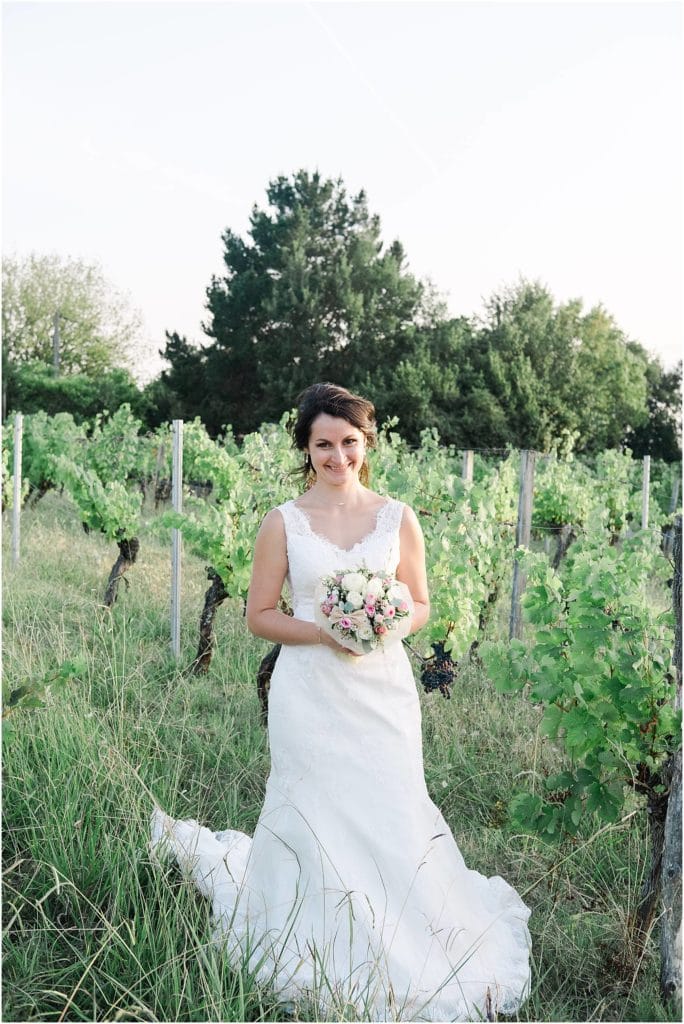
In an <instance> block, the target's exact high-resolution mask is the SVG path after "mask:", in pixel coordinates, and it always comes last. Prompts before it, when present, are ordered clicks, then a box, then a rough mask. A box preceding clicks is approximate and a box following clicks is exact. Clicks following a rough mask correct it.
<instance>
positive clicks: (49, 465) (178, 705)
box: [2, 406, 681, 1020]
mask: <svg viewBox="0 0 684 1024" xmlns="http://www.w3.org/2000/svg"><path fill="white" fill-rule="evenodd" d="M289 422H290V414H286V415H284V416H283V418H282V419H281V421H280V423H278V424H267V425H264V426H263V427H262V428H261V429H260V430H259V431H258V432H255V433H253V434H249V435H247V436H245V437H240V438H237V437H235V436H234V435H233V434H232V433H231V432H230V431H229V430H228V431H227V432H226V433H225V434H224V435H223V436H222V437H220V438H218V439H213V438H211V437H210V436H209V435H208V434H207V432H206V430H205V429H204V427H203V425H202V423H201V422H200V421H199V420H195V421H194V422H191V423H185V424H183V427H182V476H181V479H180V480H177V486H176V501H175V502H172V500H171V498H172V490H173V486H172V482H173V477H174V473H173V467H174V445H173V432H172V429H171V426H170V425H166V426H164V427H162V428H160V429H159V430H158V431H156V432H155V433H154V434H145V433H144V432H143V430H142V426H141V424H140V423H139V422H138V421H137V420H136V419H135V417H134V416H133V415H132V414H131V412H130V409H128V407H126V406H123V407H121V408H120V409H119V410H118V411H117V412H116V413H115V414H114V415H112V416H100V417H97V418H96V419H95V420H94V421H93V422H91V423H90V424H84V425H79V424H76V423H75V422H74V421H73V419H72V418H71V417H70V416H69V415H68V414H57V415H55V416H48V415H46V414H44V413H39V414H36V415H32V416H26V417H24V419H23V424H22V431H21V435H20V442H19V435H18V434H13V432H12V429H11V425H10V426H8V427H6V428H5V430H4V433H3V449H2V453H3V454H2V458H3V481H2V497H3V509H4V510H5V511H4V518H5V523H6V530H5V533H6V564H7V562H9V561H10V560H12V561H13V562H14V564H13V565H12V566H11V568H10V569H9V570H8V571H7V572H6V578H5V620H6V626H5V628H6V672H5V678H4V683H3V687H4V688H3V719H4V737H3V743H4V749H5V767H6V778H5V786H6V790H5V793H6V826H7V827H6V848H5V863H6V866H7V875H6V899H5V905H6V908H7V913H6V919H5V936H6V938H5V943H6V945H5V956H6V962H7V967H6V981H5V986H6V998H7V1000H8V1005H7V1008H6V1011H5V1018H6V1019H8V1020H9V1019H17V1020H18V1019H41V1020H62V1019H66V1020H88V1019H124V1018H125V1019H136V1020H149V1019H163V1020H184V1019H195V1020H200V1019H201V1020H208V1019H226V1020H227V1019H234V1020H237V1019H244V1020H248V1019H249V1020H251V1019H273V1014H274V1013H275V1012H276V1011H274V1008H273V1007H272V1006H271V1005H270V1004H269V1002H268V993H263V992H259V991H257V990H256V989H255V987H254V986H253V985H252V983H251V982H250V979H249V978H246V977H241V976H240V977H238V976H236V975H235V974H233V973H232V972H231V971H230V969H229V968H228V967H227V966H226V965H225V964H223V963H222V961H221V958H220V956H218V955H217V954H216V953H215V951H213V950H212V949H211V947H210V946H208V945H207V940H206V937H205V936H206V935H207V934H208V929H207V928H206V922H205V920H204V915H205V914H206V908H205V907H204V905H203V904H202V903H201V901H196V900H195V898H194V896H193V895H192V893H191V891H190V890H189V889H188V888H186V887H185V886H184V885H183V883H182V880H181V879H180V878H179V877H176V878H172V879H171V882H172V885H171V887H170V889H169V880H168V879H167V880H166V882H165V885H162V884H161V883H160V881H159V878H158V872H155V870H154V868H153V866H152V865H151V864H150V863H149V862H148V860H147V857H146V854H145V840H144V835H145V830H146V821H147V813H148V808H149V801H150V793H153V794H154V796H155V797H157V798H158V799H159V800H160V801H161V802H162V803H163V804H164V805H165V806H166V807H167V808H168V809H169V810H171V811H172V812H174V813H178V814H179V815H180V816H183V814H186V815H187V814H192V815H197V814H198V813H200V814H201V815H202V818H203V820H206V822H207V823H215V824H216V827H224V825H225V822H227V821H230V822H231V824H232V825H234V826H235V827H240V828H245V829H246V830H248V831H249V830H251V828H252V827H253V825H254V821H255V818H256V815H257V814H258V808H259V805H260V799H261V793H262V792H263V784H264V780H265V777H266V774H267V770H268V753H267V749H266V745H265V736H264V732H263V728H262V725H261V718H260V714H259V702H258V699H257V673H258V670H259V665H260V661H261V659H262V658H263V657H264V656H265V655H267V654H268V649H267V645H265V644H264V643H262V642H261V641H257V640H255V639H254V638H252V637H250V636H249V634H248V633H247V630H246V627H245V624H244V621H243V609H244V602H245V599H246V595H247V588H248V584H249V576H250V567H251V559H252V550H253V544H254V538H255V536H256V532H257V529H258V526H259V524H260V522H261V519H262V518H263V516H264V515H265V513H266V512H267V511H268V510H269V509H270V508H272V507H273V506H274V505H277V504H279V503H281V502H283V501H286V500H287V499H289V498H293V497H295V496H296V495H297V494H298V493H300V492H301V487H302V484H301V477H300V476H299V475H297V473H296V470H297V469H298V468H299V465H300V462H301V457H300V455H299V453H297V452H295V451H294V450H293V449H292V444H291V438H290V434H289V431H288V424H289ZM396 428H397V422H396V421H394V422H392V421H390V422H388V423H386V424H384V425H383V427H382V429H381V430H380V432H379V442H378V447H377V449H376V450H375V451H373V452H371V474H372V477H371V479H372V483H371V485H372V487H373V489H375V490H377V491H378V492H379V493H381V494H388V495H392V496H395V497H399V498H401V499H402V500H403V501H406V502H407V503H408V504H410V505H411V506H412V507H413V508H414V509H415V510H416V512H417V514H418V516H419V519H420V522H421V526H422V528H423V532H424V535H425V542H426V554H427V565H428V574H429V583H430V595H431V603H432V614H431V619H430V622H429V624H428V625H427V626H426V627H425V628H424V629H423V630H422V631H421V632H420V633H419V634H416V635H414V636H412V637H411V638H410V640H409V645H410V648H409V649H410V653H411V657H412V658H413V659H414V664H415V668H416V675H417V679H418V681H419V685H420V683H421V682H422V684H423V688H424V690H425V691H426V692H425V693H423V695H422V700H423V707H424V733H425V746H426V754H425V756H426V775H427V779H428V784H429V786H430V789H431V793H432V795H433V798H434V799H435V801H436V802H437V803H438V804H439V805H440V808H441V809H442V810H443V812H444V813H445V815H446V817H447V819H448V820H449V821H450V823H451V824H452V825H453V827H454V829H455V832H456V833H457V837H458V839H459V843H461V842H462V843H463V846H464V847H465V848H466V850H468V849H469V850H470V851H471V860H474V861H475V864H474V866H478V869H479V870H483V871H487V872H488V873H495V872H496V873H501V874H503V875H504V876H506V877H508V878H510V880H511V882H512V884H515V885H516V887H517V888H518V889H519V891H521V892H527V893H528V899H529V900H530V901H531V905H532V906H533V917H532V922H531V925H532V929H533V943H534V948H535V950H536V952H535V956H537V957H538V960H537V962H536V964H535V972H536V982H535V985H536V988H535V990H534V992H533V998H532V1000H531V1002H530V1004H529V1006H528V1007H526V1008H525V1011H524V1012H525V1013H528V1014H529V1015H530V1016H529V1018H525V1019H577V1020H580V1019H590V1018H591V1019H606V1020H609V1019H610V1020H619V1019H622V1020H631V1019H634V1020H636V1019H673V1020H674V1019H678V1011H677V1010H676V1008H674V1009H673V1008H672V1007H670V1008H668V1006H666V1004H665V1003H663V1002H662V1000H661V996H660V994H659V987H662V986H661V985H660V981H659V972H660V971H661V967H660V959H659V955H658V952H657V946H658V942H659V929H660V927H661V921H660V919H659V916H658V899H659V893H660V886H661V882H660V857H661V855H662V851H663V844H664V842H665V835H664V833H665V817H666V813H667V796H668V792H669V775H668V772H669V771H670V768H671V765H672V759H673V756H674V754H675V752H676V751H677V750H679V749H680V745H681V738H680V736H681V733H680V722H679V716H678V712H677V711H676V710H675V696H676V672H675V666H674V664H673V648H674V640H675V616H674V613H673V600H672V594H671V584H672V579H673V571H674V565H675V559H674V555H673V543H674V524H675V519H676V516H677V515H678V514H681V508H680V507H679V501H680V498H679V496H680V494H681V486H680V472H681V470H680V467H679V466H672V465H666V464H664V463H657V462H654V463H651V464H650V465H648V466H647V467H645V466H644V464H643V463H642V462H637V461H635V460H634V459H633V458H632V457H631V454H630V453H629V452H621V451H616V450H610V451H605V452H602V453H600V454H598V455H597V456H595V457H593V458H592V459H584V458H580V457H579V456H577V455H576V454H574V453H573V450H572V437H571V436H569V437H566V438H565V439H564V441H563V442H562V443H561V444H559V446H558V448H557V449H556V450H554V451H552V452H549V453H532V454H533V456H534V458H533V481H532V484H531V488H530V491H529V494H527V496H526V497H527V505H526V506H525V508H523V506H524V505H525V502H524V501H523V498H524V495H523V494H522V493H521V477H523V476H524V473H522V472H521V461H522V459H523V457H528V454H529V453H520V452H517V451H515V450H505V451H504V450H502V451H475V452H470V453H466V454H465V455H464V453H463V452H459V451H456V450H455V449H454V448H453V447H446V446H443V445H442V444H441V443H440V441H439V437H438V436H437V434H436V432H435V431H431V430H427V431H424V432H423V434H422V436H421V444H420V445H419V446H409V445H407V444H406V443H405V442H404V440H403V439H402V438H401V436H400V434H399V433H398V432H397V429H396ZM19 443H21V459H19V457H18V452H19V447H18V446H19ZM15 444H16V445H17V458H16V459H15ZM19 467H20V473H19V472H18V470H19ZM179 467H180V459H179V458H178V457H177V458H176V472H177V473H178V469H179ZM181 483H182V487H181V486H179V485H180V484H181ZM174 506H175V507H174ZM19 513H20V515H19ZM524 515H527V518H528V523H527V525H528V532H527V533H526V532H525V530H524V528H521V522H522V521H523V519H524ZM12 519H14V523H15V526H14V531H15V535H14V538H12V537H10V536H9V535H10V533H11V530H10V529H9V527H10V524H11V521H12ZM19 524H21V533H19ZM521 529H522V533H521ZM175 531H178V533H177V534H175V535H176V536H177V537H181V538H182V551H183V553H182V560H181V565H182V568H181V570H180V572H182V581H181V579H180V578H179V579H178V580H177V581H176V585H177V588H178V593H179V594H180V601H181V603H180V611H179V624H180V645H179V646H178V647H177V648H175V649H174V648H173V647H172V641H173V637H172V630H171V626H170V594H171V592H172V589H173V586H174V584H173V581H172V575H171V573H172V568H171V551H172V538H173V536H174V532H175ZM12 540H14V545H13V558H12V559H10V558H8V557H7V555H8V552H9V548H10V544H11V542H12ZM516 581H517V583H516ZM285 596H287V595H285ZM516 609H517V612H516ZM516 613H518V614H519V615H520V616H521V623H522V626H521V628H520V629H519V630H518V629H516V628H515V627H514V621H515V617H516ZM432 691H436V692H432ZM440 691H441V693H440ZM445 697H450V698H451V699H450V700H445V699H444V698H445ZM200 765H201V768H200V767H199V766H200ZM200 778H202V779H204V780H205V781H206V780H207V779H211V780H213V785H212V786H207V787H205V788H202V787H201V786H200V784H199V781H198V780H199V779H200ZM198 808H199V811H198ZM483 832H484V833H485V834H486V836H487V838H486V841H484V842H482V840H481V836H482V834H483ZM464 852H465V851H464ZM466 859H468V856H467V855H466ZM105 861H107V863H108V866H107V867H106V868H105V867H103V863H104V862H105ZM159 908H161V910H160V909H159ZM189 908H190V909H189ZM181 910H182V913H181ZM157 915H159V916H157ZM183 915H186V916H188V919H189V920H190V921H191V922H194V925H193V926H192V927H194V928H195V929H196V930H195V931H193V930H192V928H191V927H190V926H189V925H188V924H187V921H186V922H185V923H184V924H183V925H180V923H179V922H180V921H181V919H182V917H183ZM535 918H536V925H535ZM665 923H666V924H667V922H665ZM535 927H536V928H537V933H536V934H535V933H534V928H535ZM174 929H179V931H178V932H176V931H175V930H174ZM599 936H603V938H602V939H599ZM566 943H567V945H566ZM198 949H200V950H202V954H203V955H202V957H200V958H199V959H198V958H197V951H198ZM152 953H154V956H153V955H152ZM190 961H192V964H191V963H190ZM566 961H568V962H572V963H573V964H575V969H574V971H573V972H572V977H568V976H567V969H566ZM153 963H156V964H157V967H156V968H153V967H152V966H151V965H152V964H153ZM161 964H166V965H167V967H168V970H167V976H166V977H163V978H162V976H161V969H160V965H161ZM580 964H581V966H580ZM660 980H662V979H660Z"/></svg>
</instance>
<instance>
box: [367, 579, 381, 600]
mask: <svg viewBox="0 0 684 1024" xmlns="http://www.w3.org/2000/svg"><path fill="white" fill-rule="evenodd" d="M381 590H382V580H381V579H380V577H379V576H373V578H372V579H371V580H369V581H368V583H367V584H366V587H365V592H366V593H367V594H372V595H373V597H377V596H378V594H379V593H380V591H381Z"/></svg>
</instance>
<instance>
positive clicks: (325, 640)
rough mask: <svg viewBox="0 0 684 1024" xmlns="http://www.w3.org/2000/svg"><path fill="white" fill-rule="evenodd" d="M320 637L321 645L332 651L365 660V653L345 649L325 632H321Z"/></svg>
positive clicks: (321, 630)
mask: <svg viewBox="0 0 684 1024" xmlns="http://www.w3.org/2000/svg"><path fill="white" fill-rule="evenodd" d="M319 636H320V638H321V643H322V644H325V646H326V647H329V648H330V650H331V651H337V653H338V654H351V656H352V658H363V651H350V650H349V648H348V647H344V646H343V645H342V644H338V642H337V640H335V639H334V638H333V637H331V636H330V634H329V633H326V632H325V630H323V629H320V630H319Z"/></svg>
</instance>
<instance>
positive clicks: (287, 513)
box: [276, 499, 302, 534]
mask: <svg viewBox="0 0 684 1024" xmlns="http://www.w3.org/2000/svg"><path fill="white" fill-rule="evenodd" d="M276 508H277V509H278V511H279V512H280V514H281V516H282V517H283V522H284V524H285V533H286V534H294V533H301V532H302V530H301V525H302V521H301V517H300V516H299V515H298V512H299V510H298V508H297V506H296V505H295V503H294V501H292V499H290V501H285V502H283V504H282V505H276Z"/></svg>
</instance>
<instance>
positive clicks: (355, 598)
mask: <svg viewBox="0 0 684 1024" xmlns="http://www.w3.org/2000/svg"><path fill="white" fill-rule="evenodd" d="M347 601H348V602H349V604H350V605H351V606H352V608H353V609H354V611H356V609H357V608H360V607H361V605H362V604H363V596H362V595H361V594H359V592H358V590H350V591H349V593H348V594H347Z"/></svg>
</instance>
